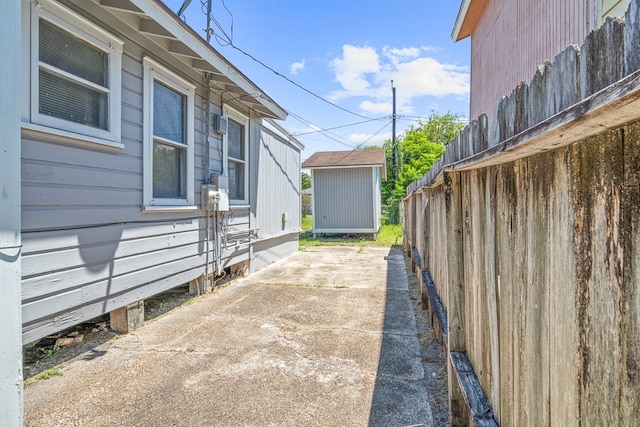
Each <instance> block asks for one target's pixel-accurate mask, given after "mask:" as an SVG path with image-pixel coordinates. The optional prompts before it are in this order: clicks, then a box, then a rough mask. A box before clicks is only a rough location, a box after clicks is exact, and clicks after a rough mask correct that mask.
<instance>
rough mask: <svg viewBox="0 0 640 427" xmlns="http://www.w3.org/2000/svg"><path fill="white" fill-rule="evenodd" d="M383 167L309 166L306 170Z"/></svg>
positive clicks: (378, 165) (380, 166)
mask: <svg viewBox="0 0 640 427" xmlns="http://www.w3.org/2000/svg"><path fill="white" fill-rule="evenodd" d="M382 167H383V165H382V164H380V163H378V164H375V165H341V166H307V167H306V168H305V169H311V170H313V169H361V168H382Z"/></svg>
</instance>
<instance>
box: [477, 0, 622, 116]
mask: <svg viewBox="0 0 640 427" xmlns="http://www.w3.org/2000/svg"><path fill="white" fill-rule="evenodd" d="M629 1H630V0H564V1H560V2H559V1H554V0H540V1H537V2H531V1H527V0H515V1H506V0H494V1H489V2H486V6H485V8H484V10H483V11H482V13H481V15H480V17H479V19H478V21H477V24H476V26H475V28H474V30H473V32H472V35H471V106H470V117H471V118H477V117H479V116H480V115H481V114H486V115H487V116H488V117H489V119H490V120H491V118H492V116H493V114H494V108H495V105H496V102H497V100H499V99H500V97H501V96H503V95H505V94H508V93H509V92H510V91H511V90H512V89H513V88H514V87H515V86H517V85H518V84H520V82H523V81H524V82H528V81H531V79H532V78H533V75H534V72H535V70H536V67H538V66H539V65H540V64H544V62H545V61H553V60H554V58H555V57H556V55H558V54H559V53H560V52H561V51H563V50H564V49H565V48H566V46H568V45H571V44H580V43H582V41H583V40H584V38H585V37H586V36H587V34H588V33H589V32H590V31H592V30H593V29H594V28H596V26H599V25H601V24H602V22H603V21H604V18H605V17H606V16H612V17H624V13H625V11H626V10H627V8H628V6H629ZM505 34H509V37H505V36H504V35H505ZM505 58H508V60H505ZM490 76H500V78H499V79H495V78H490Z"/></svg>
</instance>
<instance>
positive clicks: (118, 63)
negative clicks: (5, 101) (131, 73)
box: [30, 0, 124, 146]
mask: <svg viewBox="0 0 640 427" xmlns="http://www.w3.org/2000/svg"><path fill="white" fill-rule="evenodd" d="M40 18H43V19H46V20H47V21H49V22H51V23H53V24H55V25H57V26H59V27H60V28H62V29H64V30H65V31H68V32H70V33H72V34H74V35H75V36H77V37H79V38H81V39H83V40H84V41H86V42H88V43H90V44H92V45H93V46H95V47H96V48H98V49H101V50H103V51H105V52H107V53H108V54H109V89H108V93H109V130H103V129H95V128H92V127H90V126H85V125H82V124H80V123H73V122H69V121H67V120H63V119H59V118H57V117H51V116H48V115H46V114H40V111H39V110H40V108H39V106H40V101H39V79H40V72H39V61H40V59H39V50H40V49H39V39H40V37H39V33H40V25H39V24H40ZM30 37H31V58H30V59H31V60H30V74H31V79H30V80H31V88H30V101H31V102H30V104H31V108H30V122H31V123H33V124H34V125H40V126H44V127H47V128H51V130H52V133H54V134H55V133H65V134H67V133H70V134H78V135H86V136H88V137H91V138H92V140H91V142H92V143H96V144H100V142H101V141H102V140H104V141H108V142H107V143H106V144H105V145H106V146H111V145H113V143H114V142H115V143H119V142H120V140H121V120H120V117H121V109H122V103H121V97H122V49H123V45H124V43H123V42H122V41H121V40H118V39H117V38H116V37H114V36H113V35H111V34H109V33H107V32H105V31H104V30H102V29H101V28H99V27H98V26H96V25H94V24H92V23H91V22H89V21H87V20H85V19H83V18H81V17H79V16H78V15H76V14H74V13H73V12H71V11H70V10H68V9H67V8H65V7H63V6H61V5H59V4H58V3H56V2H53V1H51V0H40V1H38V2H33V3H32V4H31V34H30Z"/></svg>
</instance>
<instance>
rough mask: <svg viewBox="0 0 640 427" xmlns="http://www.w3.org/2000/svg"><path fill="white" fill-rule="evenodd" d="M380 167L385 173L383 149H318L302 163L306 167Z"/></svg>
mask: <svg viewBox="0 0 640 427" xmlns="http://www.w3.org/2000/svg"><path fill="white" fill-rule="evenodd" d="M367 166H369V167H381V168H382V176H383V177H384V176H385V175H386V152H385V150H382V149H380V150H353V151H318V152H316V153H313V154H312V155H311V157H309V158H308V159H307V160H305V161H304V162H303V163H302V167H303V168H306V169H320V168H336V167H339V168H342V167H367Z"/></svg>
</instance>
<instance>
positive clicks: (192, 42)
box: [129, 0, 287, 120]
mask: <svg viewBox="0 0 640 427" xmlns="http://www.w3.org/2000/svg"><path fill="white" fill-rule="evenodd" d="M129 1H130V2H131V3H132V4H134V5H135V6H136V7H137V8H138V9H140V10H142V11H143V12H144V13H145V14H146V15H148V16H149V17H150V18H151V19H153V20H154V21H155V22H157V23H158V24H159V25H161V26H162V27H163V28H165V29H166V30H167V31H169V32H170V33H171V34H173V36H174V37H175V38H176V39H178V40H180V41H181V42H183V43H184V44H185V45H187V46H188V47H189V48H190V49H191V50H193V51H194V52H195V53H196V54H198V55H199V56H200V57H201V58H202V59H203V60H205V61H207V62H208V63H209V64H211V65H212V66H213V67H214V68H215V69H216V70H219V72H220V74H222V75H224V76H225V77H227V78H228V79H229V80H231V81H232V82H233V83H234V84H235V85H237V86H238V87H240V88H241V89H242V90H244V91H245V92H247V93H248V94H257V95H258V96H256V99H259V101H260V103H261V104H262V105H264V106H265V107H266V108H268V109H269V111H271V112H272V113H273V114H274V115H275V116H276V117H278V118H280V119H283V120H284V119H285V118H286V117H287V113H286V111H285V110H284V109H283V108H282V107H280V106H279V105H278V104H276V103H275V102H274V101H272V100H271V98H270V97H269V96H268V95H267V94H266V93H265V92H264V91H262V90H261V89H260V88H259V87H258V86H256V85H255V84H254V83H253V82H251V80H249V78H247V77H246V76H245V75H244V74H242V72H240V70H238V69H237V68H236V67H235V66H233V65H232V64H231V63H230V62H228V61H227V60H226V59H224V57H223V56H222V55H221V54H219V53H218V52H217V51H216V50H215V49H214V48H213V47H212V46H211V45H209V44H208V43H207V42H206V41H205V40H204V39H202V37H200V36H199V35H197V33H196V32H195V30H193V29H192V28H191V27H188V26H187V24H185V23H183V22H182V21H180V20H179V18H177V16H176V15H175V13H173V12H171V11H170V9H169V8H168V7H167V6H166V5H165V4H164V3H162V2H161V1H159V0H129Z"/></svg>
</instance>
